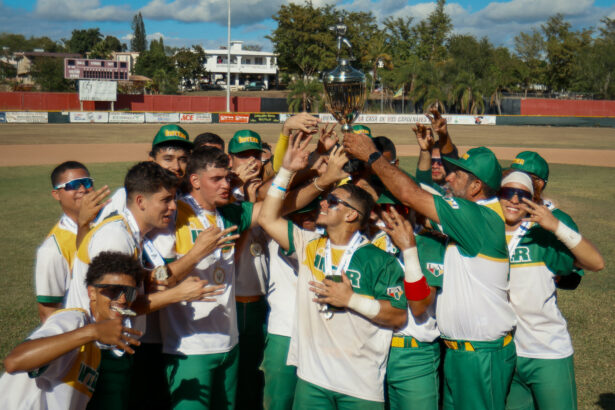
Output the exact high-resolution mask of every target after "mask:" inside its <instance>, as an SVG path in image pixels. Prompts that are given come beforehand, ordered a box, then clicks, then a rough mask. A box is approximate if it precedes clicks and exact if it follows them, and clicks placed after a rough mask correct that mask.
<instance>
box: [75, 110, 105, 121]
mask: <svg viewBox="0 0 615 410" xmlns="http://www.w3.org/2000/svg"><path fill="white" fill-rule="evenodd" d="M70 122H88V123H89V122H100V123H107V122H109V113H108V112H104V111H98V112H96V111H83V112H71V113H70Z"/></svg>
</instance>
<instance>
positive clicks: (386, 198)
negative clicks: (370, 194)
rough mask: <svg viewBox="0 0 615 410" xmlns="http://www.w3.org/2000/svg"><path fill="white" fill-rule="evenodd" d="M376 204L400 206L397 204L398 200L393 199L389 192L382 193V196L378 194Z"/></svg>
mask: <svg viewBox="0 0 615 410" xmlns="http://www.w3.org/2000/svg"><path fill="white" fill-rule="evenodd" d="M376 203H377V204H379V205H382V204H393V205H400V204H401V202H399V200H398V199H397V198H395V197H394V196H393V194H391V193H390V192H389V191H384V192H383V193H382V194H380V197H378V200H377V201H376Z"/></svg>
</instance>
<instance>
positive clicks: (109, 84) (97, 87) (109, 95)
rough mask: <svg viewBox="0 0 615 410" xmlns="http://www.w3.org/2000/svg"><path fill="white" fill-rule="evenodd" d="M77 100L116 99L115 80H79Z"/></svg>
mask: <svg viewBox="0 0 615 410" xmlns="http://www.w3.org/2000/svg"><path fill="white" fill-rule="evenodd" d="M79 101H117V81H100V80H79Z"/></svg>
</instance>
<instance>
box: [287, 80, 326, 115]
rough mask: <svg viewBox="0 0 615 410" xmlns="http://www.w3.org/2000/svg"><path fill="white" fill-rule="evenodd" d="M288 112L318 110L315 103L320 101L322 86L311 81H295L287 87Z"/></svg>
mask: <svg viewBox="0 0 615 410" xmlns="http://www.w3.org/2000/svg"><path fill="white" fill-rule="evenodd" d="M289 89H290V94H288V97H287V99H286V100H287V101H288V110H289V111H290V112H298V111H311V110H312V109H313V108H318V105H317V103H318V102H319V101H320V100H321V99H322V91H323V88H322V84H321V83H320V82H319V81H317V80H313V79H305V80H304V79H297V80H295V81H293V82H292V83H291V85H290V87H289Z"/></svg>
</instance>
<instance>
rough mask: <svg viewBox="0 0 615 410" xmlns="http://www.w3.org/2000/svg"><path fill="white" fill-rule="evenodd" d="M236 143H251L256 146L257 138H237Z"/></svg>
mask: <svg viewBox="0 0 615 410" xmlns="http://www.w3.org/2000/svg"><path fill="white" fill-rule="evenodd" d="M237 142H239V143H240V144H243V143H246V142H252V143H254V144H258V143H259V141H258V138H255V137H239V138H237Z"/></svg>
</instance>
